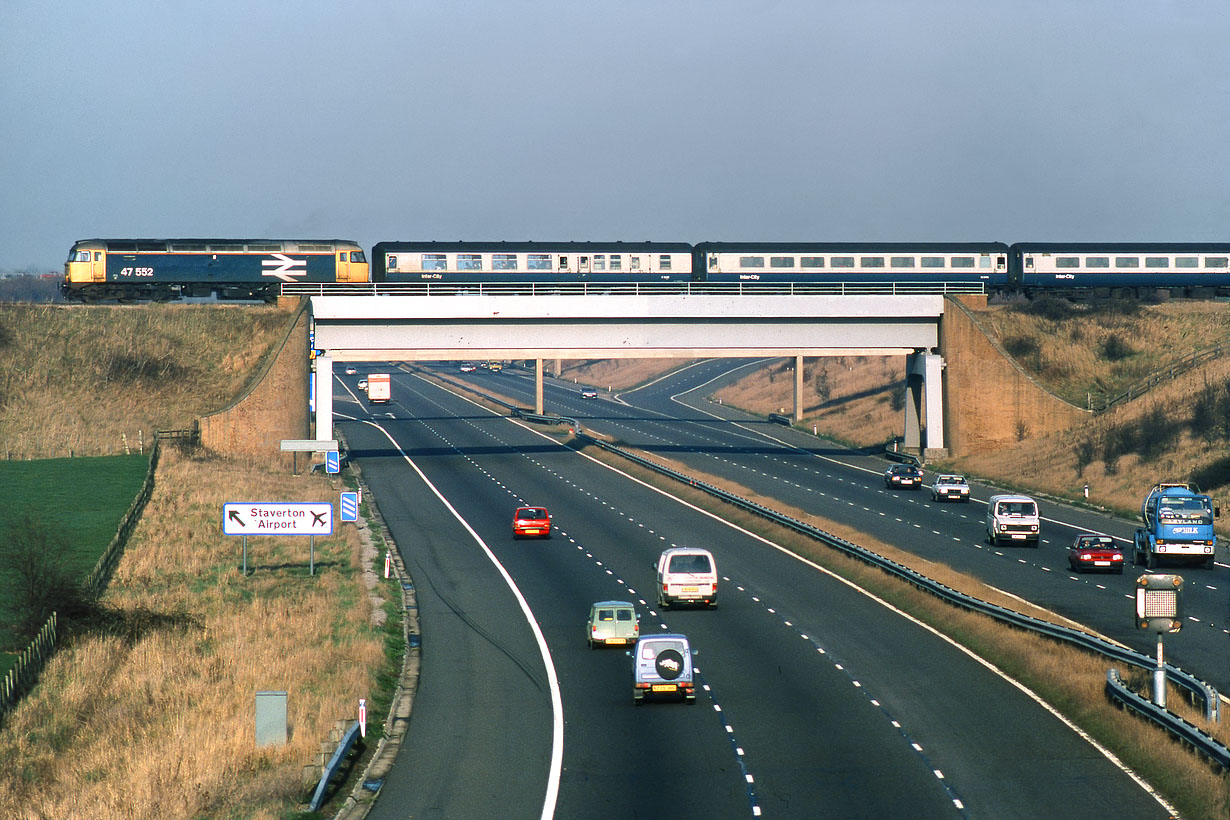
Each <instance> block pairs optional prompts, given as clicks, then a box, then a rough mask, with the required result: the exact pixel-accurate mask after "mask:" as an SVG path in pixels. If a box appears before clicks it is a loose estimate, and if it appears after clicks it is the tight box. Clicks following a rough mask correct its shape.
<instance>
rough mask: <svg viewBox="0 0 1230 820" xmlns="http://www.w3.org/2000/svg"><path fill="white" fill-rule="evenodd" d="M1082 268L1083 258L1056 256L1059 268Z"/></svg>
mask: <svg viewBox="0 0 1230 820" xmlns="http://www.w3.org/2000/svg"><path fill="white" fill-rule="evenodd" d="M1080 266H1081V258H1080V257H1079V256H1056V257H1055V267H1057V268H1079V267H1080Z"/></svg>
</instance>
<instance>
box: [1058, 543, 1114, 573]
mask: <svg viewBox="0 0 1230 820" xmlns="http://www.w3.org/2000/svg"><path fill="white" fill-rule="evenodd" d="M1123 564H1124V560H1123V550H1122V549H1121V548H1120V547H1119V546H1118V545H1117V544H1116V543H1115V539H1113V538H1111V537H1110V536H1109V535H1093V534H1092V533H1081V534H1080V535H1078V536H1076V540H1075V541H1073V542H1072V545H1071V546H1070V547H1068V566H1070V567H1071V568H1072V571H1073V572H1082V571H1084V570H1095V569H1102V570H1106V571H1107V572H1117V573H1119V574H1120V575H1122V574H1123Z"/></svg>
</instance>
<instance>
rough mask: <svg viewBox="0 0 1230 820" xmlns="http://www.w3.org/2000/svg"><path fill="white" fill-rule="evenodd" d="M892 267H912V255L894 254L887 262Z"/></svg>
mask: <svg viewBox="0 0 1230 820" xmlns="http://www.w3.org/2000/svg"><path fill="white" fill-rule="evenodd" d="M889 264H890V265H892V266H893V267H894V268H912V267H914V257H912V256H894V257H893V258H892V260H891V261H890V262H889Z"/></svg>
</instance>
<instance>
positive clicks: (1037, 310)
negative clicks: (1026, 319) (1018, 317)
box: [1017, 296, 1076, 321]
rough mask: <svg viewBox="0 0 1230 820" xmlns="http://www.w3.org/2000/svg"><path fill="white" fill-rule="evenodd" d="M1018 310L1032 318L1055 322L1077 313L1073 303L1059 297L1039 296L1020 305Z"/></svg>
mask: <svg viewBox="0 0 1230 820" xmlns="http://www.w3.org/2000/svg"><path fill="white" fill-rule="evenodd" d="M1017 310H1018V311H1020V312H1021V313H1026V314H1028V315H1030V316H1038V317H1040V318H1042V319H1051V320H1053V321H1061V320H1063V319H1067V318H1069V317H1071V316H1072V315H1073V314H1074V313H1075V312H1076V309H1075V308H1074V307H1073V306H1072V303H1071V302H1069V301H1068V300H1067V299H1061V298H1059V297H1057V296H1039V297H1038V298H1037V299H1033V300H1030V301H1028V302H1026V303H1024V304H1022V305H1018V306H1017Z"/></svg>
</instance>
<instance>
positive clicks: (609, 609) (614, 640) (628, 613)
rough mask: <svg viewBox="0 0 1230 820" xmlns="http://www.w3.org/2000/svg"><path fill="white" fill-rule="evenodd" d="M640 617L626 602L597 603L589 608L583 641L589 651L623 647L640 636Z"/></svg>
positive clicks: (632, 642) (634, 641)
mask: <svg viewBox="0 0 1230 820" xmlns="http://www.w3.org/2000/svg"><path fill="white" fill-rule="evenodd" d="M640 620H641V616H640V615H637V614H636V607H635V606H633V605H632V604H630V603H628V602H627V601H598V602H597V603H595V604H594V605H593V606H591V607H590V608H589V621H587V622H586V624H585V640H586V641H587V642H588V643H589V648H590V649H597V648H598V647H600V646H625V645H627V644H634V643H636V639H637V638H639V637H640V635H641V624H640Z"/></svg>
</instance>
